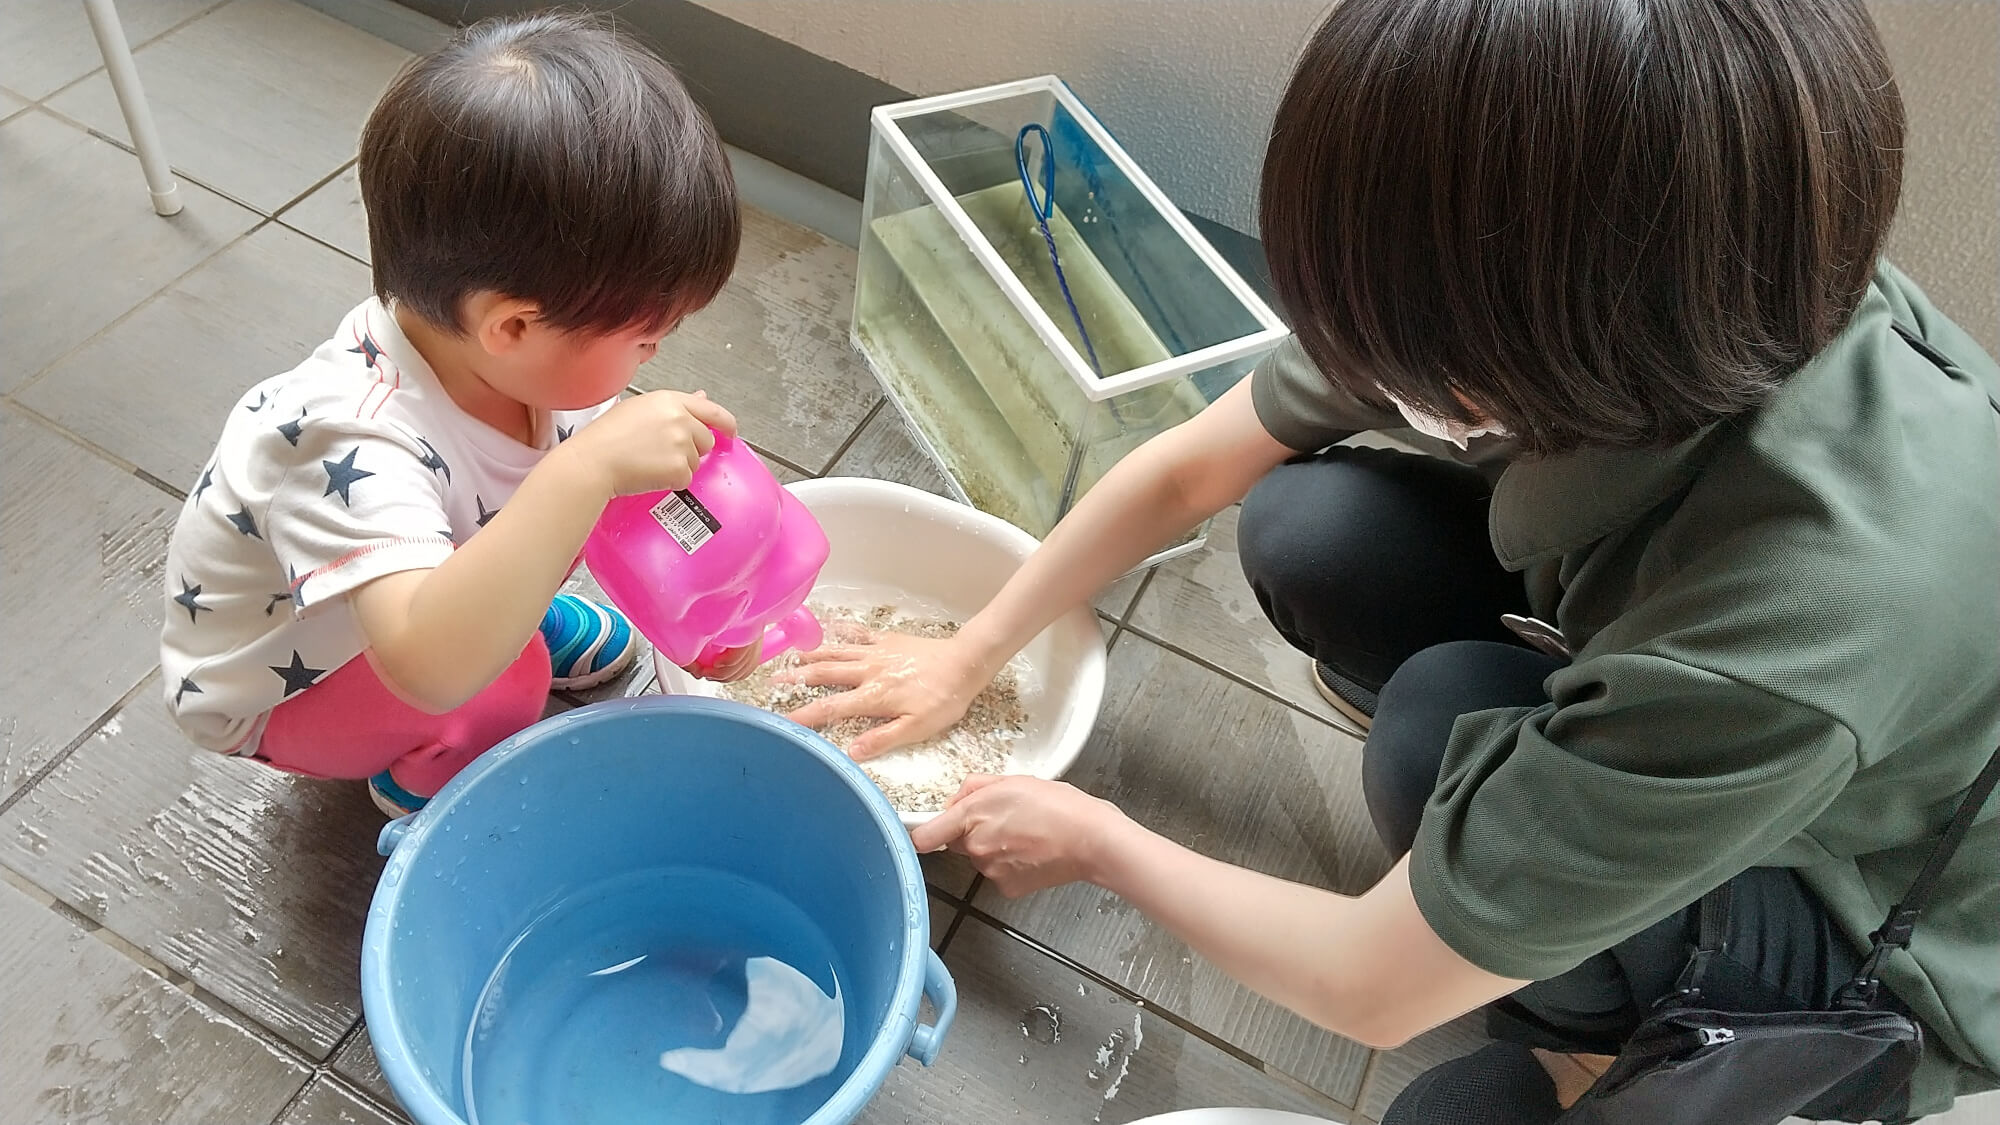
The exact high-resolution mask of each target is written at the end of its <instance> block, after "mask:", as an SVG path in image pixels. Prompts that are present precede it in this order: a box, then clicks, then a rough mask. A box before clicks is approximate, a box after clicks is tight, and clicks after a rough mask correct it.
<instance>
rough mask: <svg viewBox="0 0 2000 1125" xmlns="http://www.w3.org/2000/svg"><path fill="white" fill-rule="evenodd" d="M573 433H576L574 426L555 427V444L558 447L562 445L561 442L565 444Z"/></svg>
mask: <svg viewBox="0 0 2000 1125" xmlns="http://www.w3.org/2000/svg"><path fill="white" fill-rule="evenodd" d="M575 432H576V427H575V426H557V427H556V444H558V445H560V444H562V443H563V442H566V441H568V440H569V435H571V434H573V433H575Z"/></svg>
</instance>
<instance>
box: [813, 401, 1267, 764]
mask: <svg viewBox="0 0 2000 1125" xmlns="http://www.w3.org/2000/svg"><path fill="white" fill-rule="evenodd" d="M1294 455H1295V451H1294V450H1292V449H1291V448H1290V447H1288V446H1286V445H1284V444H1283V443H1281V442H1279V441H1278V440H1277V439H1276V438H1274V437H1272V436H1271V435H1270V434H1269V433H1268V432H1266V431H1265V429H1264V426H1263V423H1262V422H1260V421H1259V420H1258V418H1257V411H1256V408H1255V407H1254V406H1253V405H1252V404H1251V401H1250V380H1248V379H1245V380H1243V381H1242V382H1239V383H1238V384H1237V385H1236V386H1235V387H1233V388H1231V389H1230V390H1229V391H1228V392H1227V393H1225V394H1224V395H1223V396H1222V397H1221V398H1219V399H1217V400H1216V401H1215V402H1214V403H1212V404H1210V406H1209V407H1208V409H1206V410H1204V411H1202V412H1201V413H1200V414H1198V415H1196V416H1195V417H1194V418H1192V419H1190V420H1189V421H1187V422H1185V423H1183V424H1181V425H1179V426H1177V427H1175V428H1173V429H1171V430H1168V431H1167V432H1166V433H1163V434H1161V435H1159V436H1158V437H1155V438H1153V439H1152V440H1151V441H1148V442H1147V443H1146V444H1144V445H1142V446H1140V447H1139V448H1138V449H1137V450H1134V451H1133V452H1132V453H1131V455H1129V456H1127V457H1126V458H1125V459H1123V460H1121V461H1120V462H1118V464H1117V465H1115V466H1113V467H1112V469H1111V471H1110V472H1108V473H1106V474H1104V478H1103V479H1102V480H1100V481H1098V483H1097V484H1096V485H1095V486H1094V487H1093V488H1091V490H1090V491H1089V492H1088V493H1086V494H1085V495H1084V498H1083V500H1082V501H1081V502H1079V503H1078V504H1077V506H1076V507H1075V508H1074V509H1072V510H1071V511H1070V513H1069V514H1068V515H1066V516H1064V517H1063V519H1062V522H1061V523H1059V524H1057V525H1056V527H1055V530H1054V531H1051V532H1050V533H1049V536H1048V539H1047V540H1046V541H1045V542H1044V543H1043V544H1042V545H1041V547H1040V548H1039V549H1037V550H1036V551H1035V553H1034V554H1033V555H1031V556H1029V558H1028V561H1027V562H1026V563H1024V564H1023V565H1022V566H1021V569H1020V570H1019V571H1017V572H1016V573H1015V574H1014V576H1013V577H1012V578H1010V579H1008V581H1007V584H1006V585H1005V586H1004V587H1002V588H1001V590H1000V592H999V593H998V594H996V595H994V597H993V600H992V601H991V602H989V603H988V604H987V605H986V607H985V608H984V609H982V610H980V611H979V612H978V613H977V614H975V615H974V616H973V618H972V620H970V621H968V622H966V623H965V626H964V628H962V629H960V630H959V632H958V635H957V636H956V637H955V638H953V639H952V640H951V641H949V642H942V643H940V642H929V643H915V642H911V641H910V640H909V639H907V638H893V637H892V638H884V643H883V644H881V645H879V646H876V645H869V646H861V647H857V648H845V649H829V650H827V651H826V652H824V653H820V654H814V657H813V659H812V660H809V661H808V666H807V667H806V668H805V669H804V670H803V671H802V673H801V676H800V678H801V679H802V680H803V681H804V682H805V683H808V684H814V685H828V686H837V687H842V688H847V689H849V690H848V691H846V692H845V693H844V694H841V695H835V696H829V697H827V698H825V699H822V700H820V701H818V702H815V703H811V704H808V705H807V706H805V707H802V708H800V709H799V710H797V711H795V712H793V713H792V715H791V718H792V719H793V720H794V721H796V722H798V723H800V724H802V725H805V726H809V727H820V726H826V725H828V724H830V723H834V722H838V721H840V720H843V719H849V718H855V717H859V716H871V717H877V718H886V719H891V720H894V721H892V722H890V723H887V724H885V725H883V726H880V727H877V728H875V729H874V730H872V731H870V732H868V733H867V734H864V735H862V736H861V738H860V739H857V740H856V742H855V744H854V746H852V747H850V750H851V751H852V752H853V754H854V756H855V757H857V758H868V757H873V756H875V755H877V754H881V753H885V752H887V751H889V750H892V749H895V748H896V747H898V746H903V745H908V744H910V743H913V742H919V741H922V740H923V739H925V738H928V737H930V736H931V735H933V734H935V733H937V732H938V731H940V730H943V729H944V728H945V727H948V726H950V725H951V724H952V723H954V722H956V721H957V720H958V718H959V716H961V715H963V714H964V713H965V707H966V705H967V704H969V703H970V702H971V700H972V698H973V696H975V695H977V694H978V692H979V690H980V689H981V688H983V687H984V686H985V685H986V683H987V682H988V681H989V680H991V679H992V678H993V676H994V675H995V674H996V673H998V672H999V671H1000V669H1001V668H1003V667H1005V666H1006V664H1007V661H1009V660H1011V659H1013V657H1014V654H1015V653H1017V652H1019V651H1021V649H1022V648H1023V647H1025V646H1026V645H1027V644H1028V642H1029V641H1031V640H1033V639H1034V638H1035V637H1036V635H1038V634H1039V633H1041V631H1042V630H1043V629H1045V628H1047V627H1048V626H1049V624H1050V623H1051V622H1053V621H1055V620H1056V619H1057V618H1059V617H1061V616H1062V615H1063V614H1065V613H1068V612H1069V611H1070V610H1072V609H1074V608H1076V607H1077V606H1080V605H1084V604H1086V603H1087V602H1088V601H1089V600H1090V599H1091V597H1093V596H1094V595H1095V594H1096V593H1097V592H1098V591H1099V590H1102V589H1103V588H1104V587H1106V586H1108V585H1110V584H1111V583H1112V582H1113V581H1114V580H1116V579H1117V578H1119V577H1120V576H1121V575H1123V574H1125V573H1126V572H1128V571H1130V570H1131V569H1132V568H1133V567H1135V566H1137V565H1139V564H1140V563H1141V562H1144V561H1145V560H1146V558H1147V556H1149V555H1151V554H1153V553H1154V552H1156V551H1158V550H1159V549H1160V548H1162V547H1164V546H1166V545H1167V544H1168V543H1171V542H1173V540H1174V539H1175V538H1176V537H1177V536H1180V535H1182V534H1184V533H1185V532H1186V531H1187V530H1188V529H1189V528H1191V527H1193V526H1195V525H1196V524H1198V523H1200V522H1201V521H1202V520H1205V519H1207V518H1208V517H1210V516H1212V515H1214V514H1215V513H1217V512H1219V511H1221V510H1222V509H1223V508H1226V507H1228V506H1229V505H1230V504H1233V503H1235V502H1236V501H1238V500H1240V499H1242V498H1243V496H1244V494H1245V493H1247V492H1249V491H1250V486H1251V485H1253V484H1255V483H1257V481H1258V480H1259V479H1261V478H1262V477H1263V476H1264V475H1265V474H1266V473H1268V472H1270V471H1271V470H1272V469H1273V468H1275V467H1277V466H1278V465H1279V464H1281V463H1282V462H1284V461H1285V460H1286V459H1287V458H1289V457H1292V456H1294Z"/></svg>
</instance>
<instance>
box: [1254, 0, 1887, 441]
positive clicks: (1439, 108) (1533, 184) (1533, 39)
mask: <svg viewBox="0 0 2000 1125" xmlns="http://www.w3.org/2000/svg"><path fill="white" fill-rule="evenodd" d="M1902 144H1903V109H1902V102H1901V100H1900V98H1899V97H1898V95H1897V92H1896V84H1895V80H1894V78H1893V77H1892V75H1891V74H1890V70H1889V64H1888V60H1887V58H1886V56H1885V55H1884V53H1883V50H1882V45H1881V42H1880V40H1879V39H1878V37H1877V35H1876V32H1875V26H1874V24H1873V22H1872V21H1871V20H1870V18H1869V15H1868V12H1867V10H1866V9H1865V8H1864V7H1863V4H1862V0H1341V2H1340V3H1339V4H1338V6H1336V7H1335V8H1334V9H1333V11H1332V13H1331V14H1330V15H1329V16H1328V17H1327V19H1326V21H1325V23H1323V24H1322V25H1321V26H1320V28H1319V29H1318V30H1317V31H1316V32H1315V33H1314V34H1313V36H1312V39H1311V41H1310V42H1309V43H1308V44H1307V45H1306V48H1305V52H1304V55H1303V57H1302V58H1301V59H1300V61H1299V63H1298V67H1297V69H1296V71H1295V72H1294V73H1293V76H1292V80H1291V85H1290V87H1289V88H1288V89H1287V90H1286V91H1285V95H1284V99H1283V101H1282V103H1281V104H1280V106H1279V108H1278V113H1277V118H1276V121H1275V123H1274V124H1273V126H1272V131H1271V145H1270V148H1269V150H1268V152H1267V154H1266V157H1265V161H1264V180H1263V191H1262V200H1261V203H1262V222H1263V235H1264V246H1265V249H1266V252H1267V253H1268V254H1269V256H1270V261H1271V273H1272V281H1273V284H1274V287H1275V289H1276V290H1277V293H1278V295H1279V297H1280V300H1281V302H1282V304H1283V305H1284V307H1285V309H1286V310H1287V312H1288V313H1289V314H1290V316H1291V317H1292V321H1293V326H1294V328H1295V329H1296V330H1297V332H1298V335H1299V338H1300V342H1301V343H1302V344H1303V345H1304V347H1305V350H1306V352H1307V354H1308V355H1310V356H1311V357H1312V358H1313V359H1314V360H1315V361H1316V362H1317V363H1318V364H1319V366H1320V367H1321V368H1322V369H1323V370H1324V371H1326V372H1327V373H1328V376H1329V377H1330V378H1333V379H1336V380H1340V381H1342V382H1343V384H1344V385H1347V386H1349V387H1351V388H1352V389H1353V390H1354V391H1356V392H1357V393H1359V394H1361V395H1362V396H1363V397H1364V398H1369V399H1379V397H1380V396H1379V394H1377V393H1376V391H1375V388H1376V387H1377V386H1379V387H1380V388H1382V389H1383V390H1385V391H1387V392H1389V393H1390V394H1393V395H1394V396H1395V397H1397V398H1399V399H1402V400H1403V401H1405V402H1407V403H1410V404H1411V405H1414V406H1418V407H1421V408H1423V409H1425V410H1428V411H1430V412H1432V413H1434V414H1438V415H1441V416H1444V417H1447V418H1456V419H1459V420H1460V421H1471V420H1472V415H1471V414H1470V412H1469V411H1468V410H1467V409H1466V407H1465V406H1464V405H1463V404H1462V403H1461V402H1460V401H1459V396H1461V395H1462V396H1463V397H1464V398H1466V399H1468V400H1470V401H1471V402H1472V403H1473V404H1475V405H1476V406H1478V407H1479V408H1481V409H1482V410H1483V411H1485V412H1486V413H1488V414H1489V415H1490V416H1491V417H1493V418H1494V419H1495V420H1497V421H1498V422H1500V423H1501V424H1502V425H1504V426H1506V427H1507V429H1509V430H1510V431H1512V432H1513V433H1514V434H1516V435H1518V436H1519V438H1520V440H1521V443H1522V447H1523V449H1524V451H1525V452H1527V453H1530V454H1554V453H1563V452H1567V451H1571V450H1576V449H1580V448H1583V447H1586V446H1598V447H1628V448H1636V447H1644V446H1652V445H1663V444H1670V443H1673V442H1677V441H1680V440H1682V439H1684V438H1686V437H1689V436H1690V435H1692V434H1694V433H1696V432H1697V431H1699V430H1700V429H1701V428H1702V427H1704V426H1707V425H1709V424H1711V423H1713V422H1716V421H1719V420H1721V419H1724V418H1727V417H1730V416H1732V415H1736V414H1739V413H1742V412H1743V411H1746V410H1749V409H1751V408H1753V407H1755V406H1756V405H1758V404H1759V403H1760V402H1762V401H1763V400H1764V399H1765V398H1766V397H1768V396H1769V395H1770V393H1771V391H1772V390H1773V389H1774V388H1775V387H1776V386H1777V385H1778V384H1779V383H1780V382H1782V381H1783V379H1784V378H1785V377H1786V376H1787V375H1789V374H1790V373H1791V372H1793V371H1795V370H1797V369H1798V368H1799V367H1800V366H1801V365H1803V364H1804V363H1805V362H1806V360H1807V359H1809V358H1810V357H1811V356H1812V355H1813V354H1814V353H1815V352H1817V351H1819V350H1820V349H1821V348H1823V347H1825V346H1826V344H1827V343H1828V342H1829V341H1830V340H1831V339H1832V338H1833V336H1834V335H1835V334H1836V333H1838V332H1839V331H1840V330H1841V328H1842V327H1843V326H1844V325H1845V324H1846V322H1847V320H1848V318H1849V317H1850V316H1851V315H1852V314H1853V312H1854V309H1855V306H1856V305H1857V304H1858V303H1859V302H1860V300H1861V297H1862V295H1863V293H1864V292H1865V291H1866V289H1867V285H1868V282H1869V279H1870V278H1871V276H1872V275H1873V273H1874V271H1875V264H1876V256H1877V254H1878V253H1879V252H1880V250H1881V245H1882V238H1883V235H1884V234H1885V233H1886V231H1887V230H1888V227H1889V220H1890V218H1891V216H1893V215H1894V213H1895V209H1896V197H1897V194H1898V191H1899V188H1900V185H1901V182H1902Z"/></svg>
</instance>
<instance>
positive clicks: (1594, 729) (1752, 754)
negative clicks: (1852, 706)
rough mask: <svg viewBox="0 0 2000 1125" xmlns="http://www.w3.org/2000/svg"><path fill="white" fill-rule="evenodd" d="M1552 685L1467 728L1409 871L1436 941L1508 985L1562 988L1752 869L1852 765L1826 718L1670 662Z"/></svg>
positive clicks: (1458, 730) (1457, 737)
mask: <svg viewBox="0 0 2000 1125" xmlns="http://www.w3.org/2000/svg"><path fill="white" fill-rule="evenodd" d="M1549 689H1550V698H1551V702H1550V703H1548V704H1547V705H1544V706H1542V707H1540V708H1536V709H1532V710H1529V709H1520V708H1511V709H1502V710H1494V711H1485V712H1479V713H1475V714H1471V715H1466V716H1462V717H1460V719H1459V720H1458V723H1457V725H1456V726H1455V727H1454V728H1453V730H1452V735H1451V740H1450V742H1449V744H1448V746H1447V749H1446V753H1445V762H1444V765H1443V767H1442V769H1441V770H1440V772H1439V775H1438V785H1437V789H1436V790H1435V791H1434V792H1433V793H1432V796H1431V799H1430V803H1429V804H1428V806H1427V807H1426V808H1425V811H1424V817H1423V822H1422V825H1421V827H1420V828H1419V830H1418V833H1417V842H1416V846H1415V848H1414V849H1413V852H1412V857H1411V866H1410V883H1411V889H1412V891H1413V892H1414V894H1415V897H1416V901H1417V905H1418V908H1419V909H1420V910H1422V912H1423V914H1424V918H1425V920H1426V921H1428V922H1429V923H1430V925H1431V928H1432V929H1433V930H1435V931H1436V932H1437V934H1438V936H1439V937H1440V938H1442V939H1443V940H1444V941H1445V943H1446V944H1448V945H1450V946H1451V947H1452V948H1453V949H1454V950H1456V951H1457V952H1458V953H1459V954H1460V955H1461V956H1463V957H1465V958H1466V959H1467V960H1468V961H1471V962H1472V963H1473V964H1475V965H1478V966H1480V967H1481V968H1483V969H1486V970H1487V971H1489V972H1493V973H1497V974H1499V975H1501V976H1506V977H1513V978H1516V979H1522V980H1546V979H1548V978H1550V977H1552V976H1556V975H1558V974H1560V973H1562V972H1564V971H1566V970H1568V969H1569V968H1571V967H1573V966H1575V965H1576V964H1578V963H1580V962H1581V961H1583V960H1584V959H1585V958H1587V957H1590V956H1592V955H1594V954H1596V953H1599V952H1601V951H1603V950H1605V949H1609V948H1611V947H1612V946H1614V945H1616V944H1617V943H1618V942H1620V941H1622V940H1624V939H1625V938H1627V937H1630V936H1631V935H1632V934H1635V933H1637V932H1639V931H1640V930H1642V929H1644V928H1646V927H1647V926H1650V925H1652V924H1654V923H1655V922H1658V921H1659V920H1660V919H1661V918H1664V917H1666V916H1667V915H1668V914H1671V913H1672V912H1674V911H1676V910H1679V909H1681V908H1682V907H1684V906H1686V905H1688V904H1689V903H1691V902H1693V901H1695V900H1696V899H1698V898H1700V897H1701V896H1702V895H1703V894H1705V893H1706V892H1707V891H1709V890H1710V889H1711V888H1713V887H1715V886H1718V885H1720V884H1721V883H1722V882H1724V881H1725V880H1727V879H1729V878H1731V877H1733V876H1735V875H1736V874H1737V873H1739V872H1741V871H1743V870H1745V869H1747V868H1749V867H1752V866H1755V865H1756V864H1757V863H1759V862H1760V861H1763V860H1764V859H1765V858H1766V857H1768V856H1770V855H1771V854H1772V853H1773V852H1774V851H1776V850H1777V849H1778V847H1779V846H1780V845H1782V844H1784V843H1785V842H1786V841H1787V840H1789V839H1791V838H1792V837H1793V836H1795V835H1797V834H1798V833H1799V832H1800V831H1802V830H1803V829H1804V828H1805V827H1806V826H1807V825H1809V824H1810V823H1812V821H1813V820H1814V818H1815V817H1817V816H1818V814H1819V813H1820V812H1821V811H1822V810H1824V809H1825V808H1826V806H1827V805H1828V804H1830V803H1831V802H1832V801H1833V799H1834V798H1835V797H1836V796H1838V795H1839V792H1840V790H1841V788H1842V786H1844V785H1845V784H1846V782H1847V779H1848V778H1849V777H1850V776H1851V775H1852V774H1853V772H1854V769H1855V762H1856V757H1855V750H1856V743H1855V739H1854V737H1853V735H1852V733H1851V732H1850V731H1849V730H1848V729H1847V728H1846V727H1845V726H1843V725H1842V724H1840V723H1838V722H1836V721H1835V720H1833V719H1832V718H1830V717H1829V716H1827V715H1825V714H1824V713H1822V712H1820V711H1818V710H1815V709H1813V708H1811V707H1808V706H1805V705H1803V704H1800V703H1797V702H1794V701H1791V700H1788V699H1785V698H1783V697H1781V696H1778V695H1775V694H1773V693H1771V692H1769V691H1766V690H1764V689H1761V688H1758V687H1755V686H1751V685H1748V684H1744V683H1741V682H1739V681H1736V680H1733V679H1730V678H1728V677H1725V676H1722V675H1719V674H1716V673H1713V672H1708V671H1704V670H1702V669H1700V668H1696V667H1693V666H1690V665H1687V664H1684V663H1679V662H1676V661H1674V660H1670V659H1667V658H1664V657H1661V656H1656V655H1647V654H1644V653H1631V652H1628V653H1616V654H1607V655H1603V656H1598V657H1593V658H1590V659H1586V660H1583V661H1580V662H1579V663H1577V664H1574V665H1572V666H1570V667H1568V668H1565V669H1563V670H1561V671H1559V672H1557V673H1556V674H1555V675H1554V676H1552V677H1550V680H1549Z"/></svg>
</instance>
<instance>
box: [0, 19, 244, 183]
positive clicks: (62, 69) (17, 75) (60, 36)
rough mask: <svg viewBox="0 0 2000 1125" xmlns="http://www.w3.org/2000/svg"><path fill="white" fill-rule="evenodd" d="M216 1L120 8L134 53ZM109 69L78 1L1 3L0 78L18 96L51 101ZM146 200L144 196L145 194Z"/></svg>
mask: <svg viewBox="0 0 2000 1125" xmlns="http://www.w3.org/2000/svg"><path fill="white" fill-rule="evenodd" d="M216 3H217V0H143V2H142V3H137V4H134V3H129V2H128V3H124V4H120V5H118V22H119V23H120V24H121V25H122V26H123V27H124V28H125V40H126V42H127V43H128V44H130V45H131V47H132V48H133V49H134V50H137V49H138V48H139V47H141V46H143V45H145V44H146V43H147V42H149V41H150V40H152V39H154V38H155V37H157V36H158V35H159V34H160V33H161V32H164V31H166V30H167V29H168V28H171V27H173V26H174V25H175V24H178V23H180V22H182V21H183V20H187V19H191V18H193V17H194V16H197V15H200V14H201V13H202V11H204V10H205V9H208V8H213V7H215V5H216ZM103 65H104V58H103V56H102V55H101V54H100V53H99V52H98V50H97V40H96V39H95V38H94V37H93V36H92V35H91V33H90V20H89V19H88V18H87V17H86V16H85V15H84V14H83V5H82V4H80V3H77V0H7V2H6V3H5V4H0V74H4V75H6V76H7V85H8V86H9V87H10V88H12V89H13V90H14V91H15V92H16V93H20V94H24V95H26V96H28V97H30V98H40V97H46V96H47V95H49V94H51V93H54V92H55V91H56V90H57V89H58V88H60V87H62V86H66V85H68V84H69V83H71V82H74V81H76V80H77V79H79V78H82V77H83V76H84V75H86V74H89V73H90V72H91V71H93V70H97V69H99V68H100V67H102V66H103ZM141 198H142V199H143V198H144V197H143V196H141Z"/></svg>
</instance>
